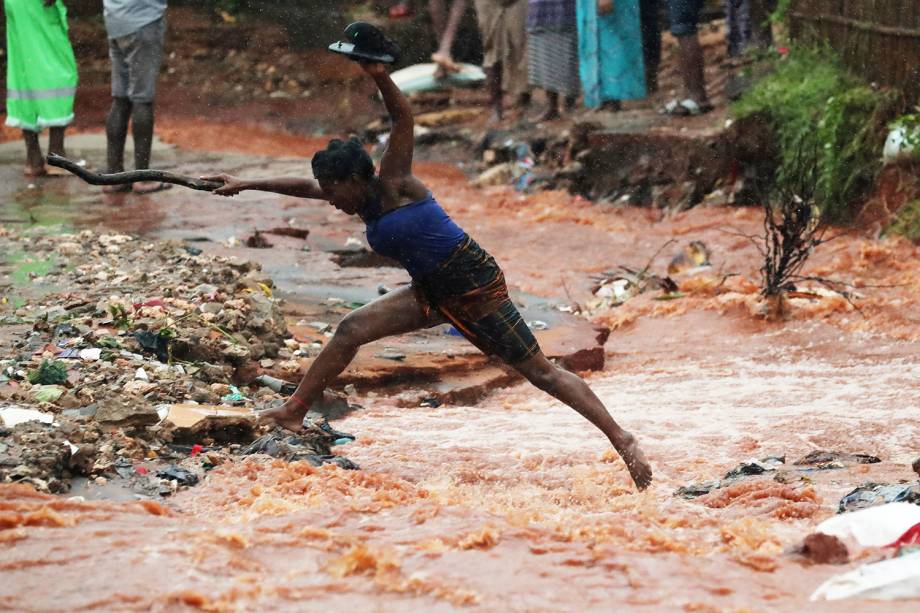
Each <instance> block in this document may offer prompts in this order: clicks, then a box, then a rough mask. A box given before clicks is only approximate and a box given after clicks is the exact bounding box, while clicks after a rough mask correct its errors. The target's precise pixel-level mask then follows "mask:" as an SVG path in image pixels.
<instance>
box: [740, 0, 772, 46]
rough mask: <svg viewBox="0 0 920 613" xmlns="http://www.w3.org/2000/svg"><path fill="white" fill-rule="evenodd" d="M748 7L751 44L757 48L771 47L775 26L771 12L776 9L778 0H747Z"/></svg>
mask: <svg viewBox="0 0 920 613" xmlns="http://www.w3.org/2000/svg"><path fill="white" fill-rule="evenodd" d="M745 4H747V9H748V22H749V27H750V37H751V45H753V46H754V48H756V49H761V50H763V49H769V48H770V47H771V46H772V45H773V28H772V24H771V23H770V13H772V12H773V11H774V10H775V9H776V0H745Z"/></svg>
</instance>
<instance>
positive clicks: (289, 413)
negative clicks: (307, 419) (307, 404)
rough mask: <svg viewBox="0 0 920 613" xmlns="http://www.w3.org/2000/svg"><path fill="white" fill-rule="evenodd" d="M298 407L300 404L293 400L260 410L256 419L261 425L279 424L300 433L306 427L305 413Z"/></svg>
mask: <svg viewBox="0 0 920 613" xmlns="http://www.w3.org/2000/svg"><path fill="white" fill-rule="evenodd" d="M301 406H302V405H301ZM298 408H299V406H298V405H295V404H294V403H292V402H285V403H284V404H282V405H280V406H277V407H272V408H270V409H265V410H263V411H258V412H257V413H256V420H257V421H258V423H259V424H260V425H262V424H267V425H278V426H281V427H282V428H284V429H285V430H290V431H291V432H296V433H298V434H299V433H301V432H303V429H304V428H303V413H302V412H301V411H298Z"/></svg>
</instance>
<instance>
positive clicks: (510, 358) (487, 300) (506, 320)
mask: <svg viewBox="0 0 920 613" xmlns="http://www.w3.org/2000/svg"><path fill="white" fill-rule="evenodd" d="M413 287H414V288H415V290H416V295H417V296H418V297H419V299H420V301H421V302H422V303H423V304H426V305H427V306H428V307H429V308H432V309H435V310H437V311H439V312H440V313H441V314H442V315H443V316H444V317H445V318H446V319H447V321H449V322H450V323H451V324H453V325H454V327H455V328H457V330H458V331H459V332H460V334H462V335H463V336H464V337H465V338H466V339H467V340H468V341H470V342H471V343H473V345H475V346H476V347H478V348H479V349H480V350H481V351H482V352H483V353H485V354H488V355H495V356H498V357H499V358H501V359H502V360H503V361H504V362H506V363H507V364H512V365H513V364H517V363H519V362H523V361H524V360H526V359H528V358H531V357H533V356H534V355H536V354H537V353H538V352H539V351H540V345H539V344H538V343H537V339H536V338H535V337H534V335H533V332H531V331H530V328H528V327H527V324H526V322H524V318H523V317H521V314H520V312H519V311H518V310H517V307H515V306H514V303H513V302H511V298H510V297H509V296H508V286H507V285H506V284H505V275H504V273H502V271H501V268H499V267H498V264H497V263H496V262H495V258H493V257H492V256H491V255H489V254H488V253H487V252H486V251H485V250H484V249H483V248H482V247H480V246H479V245H478V244H477V243H476V241H474V240H473V239H471V238H470V237H468V236H467V237H466V238H465V239H464V241H463V242H462V243H461V244H460V246H459V247H457V249H456V251H454V253H453V254H452V255H451V256H450V257H449V258H447V260H445V261H444V263H442V264H441V265H440V266H439V267H438V269H437V270H435V271H434V272H432V273H430V274H429V275H427V276H426V277H425V278H424V279H422V280H415V281H413Z"/></svg>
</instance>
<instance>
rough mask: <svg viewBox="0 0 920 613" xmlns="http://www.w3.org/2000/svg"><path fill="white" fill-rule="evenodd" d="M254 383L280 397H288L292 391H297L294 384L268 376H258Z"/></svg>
mask: <svg viewBox="0 0 920 613" xmlns="http://www.w3.org/2000/svg"><path fill="white" fill-rule="evenodd" d="M255 382H256V383H258V384H259V385H264V386H265V387H267V388H268V389H270V390H272V391H275V392H278V393H279V394H281V395H282V396H290V395H291V394H293V393H294V390H296V389H297V385H296V384H294V383H290V382H288V381H284V380H283V379H276V378H275V377H270V376H268V375H259V376H258V377H256V380H255Z"/></svg>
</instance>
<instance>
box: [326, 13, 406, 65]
mask: <svg viewBox="0 0 920 613" xmlns="http://www.w3.org/2000/svg"><path fill="white" fill-rule="evenodd" d="M329 50H330V51H333V52H335V53H341V54H343V55H347V56H348V57H350V58H351V59H353V60H369V61H372V62H383V63H384V64H393V63H395V62H396V58H397V57H398V55H399V51H398V50H397V49H396V45H395V44H393V42H392V41H391V40H389V39H388V38H387V37H386V36H384V34H383V32H382V31H381V30H380V28H378V27H376V26H374V25H372V24H369V23H367V22H366V21H356V22H354V23H351V24H348V27H346V28H345V40H340V41H338V42H336V43H332V44H331V45H329Z"/></svg>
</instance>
